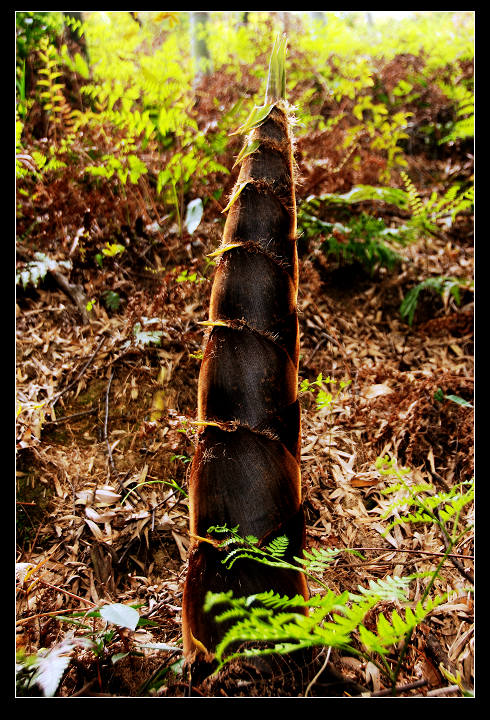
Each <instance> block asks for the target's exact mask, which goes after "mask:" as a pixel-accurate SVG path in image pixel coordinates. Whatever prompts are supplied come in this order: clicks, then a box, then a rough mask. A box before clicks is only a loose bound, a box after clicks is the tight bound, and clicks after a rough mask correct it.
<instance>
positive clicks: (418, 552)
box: [344, 547, 474, 560]
mask: <svg viewBox="0 0 490 720" xmlns="http://www.w3.org/2000/svg"><path fill="white" fill-rule="evenodd" d="M344 549H345V550H358V551H359V552H362V551H364V550H377V551H378V552H383V553H385V552H398V553H414V554H416V555H434V556H436V557H442V556H443V555H444V556H445V557H449V558H450V557H456V558H462V559H465V560H474V557H473V555H455V554H446V553H444V552H433V551H432V550H413V549H412V550H404V549H403V548H379V547H354V548H344Z"/></svg>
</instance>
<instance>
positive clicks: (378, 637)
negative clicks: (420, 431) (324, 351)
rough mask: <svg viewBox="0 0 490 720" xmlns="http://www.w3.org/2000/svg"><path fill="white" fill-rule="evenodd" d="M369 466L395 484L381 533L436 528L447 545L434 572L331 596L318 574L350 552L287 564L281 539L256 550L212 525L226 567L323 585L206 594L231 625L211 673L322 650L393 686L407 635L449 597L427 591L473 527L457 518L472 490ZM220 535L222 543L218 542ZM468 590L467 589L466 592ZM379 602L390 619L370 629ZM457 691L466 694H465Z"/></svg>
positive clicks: (391, 464)
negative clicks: (413, 592)
mask: <svg viewBox="0 0 490 720" xmlns="http://www.w3.org/2000/svg"><path fill="white" fill-rule="evenodd" d="M376 468H377V469H378V471H379V473H380V474H381V475H382V476H385V477H387V478H392V479H394V480H395V482H394V483H393V484H391V485H389V486H388V487H386V488H385V489H384V490H383V491H382V493H383V494H385V495H391V496H392V497H393V501H392V503H391V504H390V506H389V507H388V509H387V510H386V511H385V513H384V516H383V517H384V519H385V520H389V522H388V524H387V526H386V531H385V532H386V533H388V532H389V531H390V529H392V528H393V527H394V526H395V525H399V524H406V523H411V524H415V525H416V524H418V523H432V524H434V525H435V526H437V528H438V530H439V531H440V533H441V535H442V537H443V538H444V542H445V546H446V550H445V552H444V553H443V555H442V557H441V558H440V561H439V562H438V564H437V567H436V568H435V569H434V570H433V571H429V572H424V573H414V574H412V575H409V576H404V577H396V576H387V577H385V578H383V579H381V580H378V581H373V580H371V581H370V582H369V584H368V585H367V586H359V587H358V592H355V593H353V592H348V591H345V592H342V593H340V594H336V593H335V592H333V591H332V590H330V589H329V587H328V583H327V582H326V581H325V578H324V576H325V574H326V575H328V571H329V569H330V568H331V567H332V564H333V563H334V562H335V561H336V560H338V558H339V557H340V556H341V555H342V554H343V553H355V554H357V555H358V556H360V557H361V558H363V556H362V555H361V554H360V553H358V552H357V551H354V550H351V549H349V548H319V549H318V548H313V549H311V550H308V551H305V552H304V553H303V557H301V558H300V557H295V558H294V561H293V562H289V561H287V560H286V559H285V554H286V551H287V548H288V538H287V537H286V536H280V537H277V538H275V539H274V540H272V541H271V542H270V543H268V544H267V545H265V546H261V544H260V543H259V540H258V539H257V538H256V537H253V536H247V537H241V536H240V535H239V528H238V527H235V528H228V527H226V526H215V527H211V528H209V530H208V532H209V537H210V540H209V541H210V542H212V543H213V544H215V545H216V546H217V547H219V548H221V549H222V550H223V551H224V554H225V557H224V558H223V560H222V562H223V564H224V565H225V566H226V567H227V568H228V569H230V568H231V567H232V566H233V565H234V564H235V563H236V562H238V561H239V560H241V559H244V558H247V559H249V560H253V561H255V562H257V563H261V564H264V565H268V566H272V567H279V568H285V569H289V570H293V571H296V572H302V573H304V574H305V576H306V577H307V578H309V579H310V580H312V581H314V583H315V585H317V586H320V587H321V588H322V591H321V592H316V593H314V594H313V595H312V596H311V597H310V598H309V599H307V600H305V599H304V598H303V597H302V596H299V595H298V596H295V597H293V598H288V597H284V596H282V597H281V596H280V595H278V594H277V593H274V592H272V591H270V592H263V593H257V594H255V595H252V596H248V597H233V594H232V592H231V591H230V592H222V593H209V594H208V596H207V599H206V609H207V610H210V609H211V608H219V609H220V613H219V614H218V616H217V618H216V621H217V622H224V621H227V622H229V621H234V624H233V625H232V627H231V628H230V629H229V630H228V631H227V632H226V634H225V636H224V637H223V639H222V641H221V642H220V643H219V645H218V647H217V648H216V658H217V660H218V662H219V666H218V670H219V669H221V668H223V666H224V665H225V664H226V663H228V662H230V661H231V660H233V659H237V658H244V657H248V656H256V655H264V654H271V653H279V654H287V653H290V652H293V651H295V650H300V649H304V648H312V647H329V648H337V649H338V650H340V651H342V652H344V653H347V654H349V655H353V656H355V657H359V658H363V659H364V660H366V661H370V662H372V663H374V665H376V666H377V667H378V669H379V671H380V672H381V674H382V676H383V677H384V678H385V682H386V683H387V684H388V685H389V686H391V688H393V689H394V688H395V686H396V684H397V680H398V678H399V674H400V671H401V668H402V664H403V660H404V658H405V655H406V652H407V649H408V646H409V643H410V639H411V637H412V634H413V632H414V631H415V630H416V629H417V627H419V626H420V624H421V623H422V622H424V621H426V620H427V619H428V618H429V616H430V614H431V613H432V612H433V611H434V609H436V608H437V607H438V605H440V604H441V603H443V602H445V601H446V600H447V598H448V593H442V594H441V593H434V592H433V588H434V584H435V582H436V580H437V579H438V577H439V576H440V573H441V570H442V567H443V565H444V563H445V562H446V561H447V559H448V557H449V556H450V555H451V553H452V552H453V549H454V548H455V546H456V545H457V544H458V543H459V542H460V540H461V539H462V538H463V536H464V535H466V534H467V533H468V532H470V530H471V529H472V525H471V523H468V522H465V520H464V517H463V510H464V508H466V507H467V506H468V505H469V504H471V503H472V502H473V500H474V485H473V482H468V483H460V484H458V485H457V486H455V487H453V488H452V489H451V490H450V491H448V492H440V491H439V492H438V491H436V490H435V488H434V487H433V485H432V484H430V483H423V484H416V483H413V482H412V481H410V479H409V474H410V470H409V469H408V468H403V467H401V468H400V467H398V464H397V463H396V461H395V460H394V459H392V458H389V457H380V458H378V460H377V463H376ZM391 517H393V519H391V520H390V518H391ZM223 535H224V536H225V538H224V540H223V539H220V536H223ZM421 578H424V579H425V589H424V591H423V592H422V594H421V596H420V597H419V598H417V599H416V600H410V586H411V585H412V583H413V581H414V580H416V579H421ZM468 589H469V591H471V587H469V588H468ZM385 602H389V603H390V604H392V605H393V606H394V608H393V609H392V610H391V612H390V613H389V614H387V613H386V612H384V611H379V612H378V611H376V613H375V614H376V628H375V630H372V629H369V628H368V627H367V624H366V619H367V618H368V616H370V614H372V612H373V611H375V610H376V609H377V606H379V605H380V604H381V603H385ZM301 607H305V608H308V614H307V615H304V614H301V613H300V612H298V608H301ZM371 625H372V623H370V627H371ZM464 693H465V694H470V693H469V692H468V691H467V690H466V689H464Z"/></svg>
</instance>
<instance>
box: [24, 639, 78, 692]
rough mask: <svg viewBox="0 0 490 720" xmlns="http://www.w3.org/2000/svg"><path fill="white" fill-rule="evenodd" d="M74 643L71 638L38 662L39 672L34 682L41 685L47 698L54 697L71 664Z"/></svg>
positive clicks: (37, 671)
mask: <svg viewBox="0 0 490 720" xmlns="http://www.w3.org/2000/svg"><path fill="white" fill-rule="evenodd" d="M73 648H74V642H73V640H72V639H71V638H67V639H65V640H63V642H62V643H61V644H60V645H58V646H56V645H55V647H53V648H52V649H51V650H50V651H49V652H47V654H46V655H45V656H44V657H39V656H38V660H37V670H36V673H35V675H34V678H33V681H34V682H35V683H36V684H37V685H39V687H40V688H41V690H42V691H43V694H44V695H45V696H46V697H53V695H54V694H55V692H56V690H57V689H58V685H59V684H60V680H61V678H62V676H63V673H64V672H65V670H66V668H67V667H68V665H69V664H70V656H71V653H72V652H73Z"/></svg>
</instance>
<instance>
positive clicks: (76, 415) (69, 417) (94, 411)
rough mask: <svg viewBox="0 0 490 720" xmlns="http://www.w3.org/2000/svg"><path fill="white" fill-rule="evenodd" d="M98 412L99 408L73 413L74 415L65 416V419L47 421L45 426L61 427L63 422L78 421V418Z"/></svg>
mask: <svg viewBox="0 0 490 720" xmlns="http://www.w3.org/2000/svg"><path fill="white" fill-rule="evenodd" d="M96 412H97V408H92V409H91V410H83V412H77V413H73V415H63V417H59V418H56V420H45V421H44V424H45V425H59V423H62V422H68V421H69V420H78V418H81V417H85V416H86V415H93V414H94V413H96Z"/></svg>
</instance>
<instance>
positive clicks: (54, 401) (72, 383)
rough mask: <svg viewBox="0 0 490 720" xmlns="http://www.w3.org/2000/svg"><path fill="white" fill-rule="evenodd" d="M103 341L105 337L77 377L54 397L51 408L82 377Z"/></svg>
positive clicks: (103, 337) (104, 337)
mask: <svg viewBox="0 0 490 720" xmlns="http://www.w3.org/2000/svg"><path fill="white" fill-rule="evenodd" d="M105 339H106V336H105V335H103V336H102V338H101V340H100V341H99V344H98V345H97V347H96V348H95V350H94V352H93V353H92V355H91V356H90V357H89V359H88V360H87V362H86V363H85V365H84V366H83V367H82V369H81V370H80V372H79V373H78V375H77V376H76V378H75V379H74V380H72V381H71V382H70V383H68V385H67V386H66V387H65V388H63V389H62V390H60V391H59V392H58V393H57V394H56V395H55V396H54V400H53V401H52V403H51V407H54V406H55V404H56V403H57V402H58V400H59V399H60V397H61V396H62V395H64V394H65V393H66V392H67V391H68V390H70V388H72V387H73V386H74V385H75V384H76V383H77V382H78V381H79V380H80V378H81V377H82V375H83V373H84V372H85V370H86V369H87V368H88V366H89V365H90V364H91V363H92V362H93V361H94V359H95V356H96V355H97V353H98V352H99V350H100V348H101V347H102V345H103V343H104V340H105Z"/></svg>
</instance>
